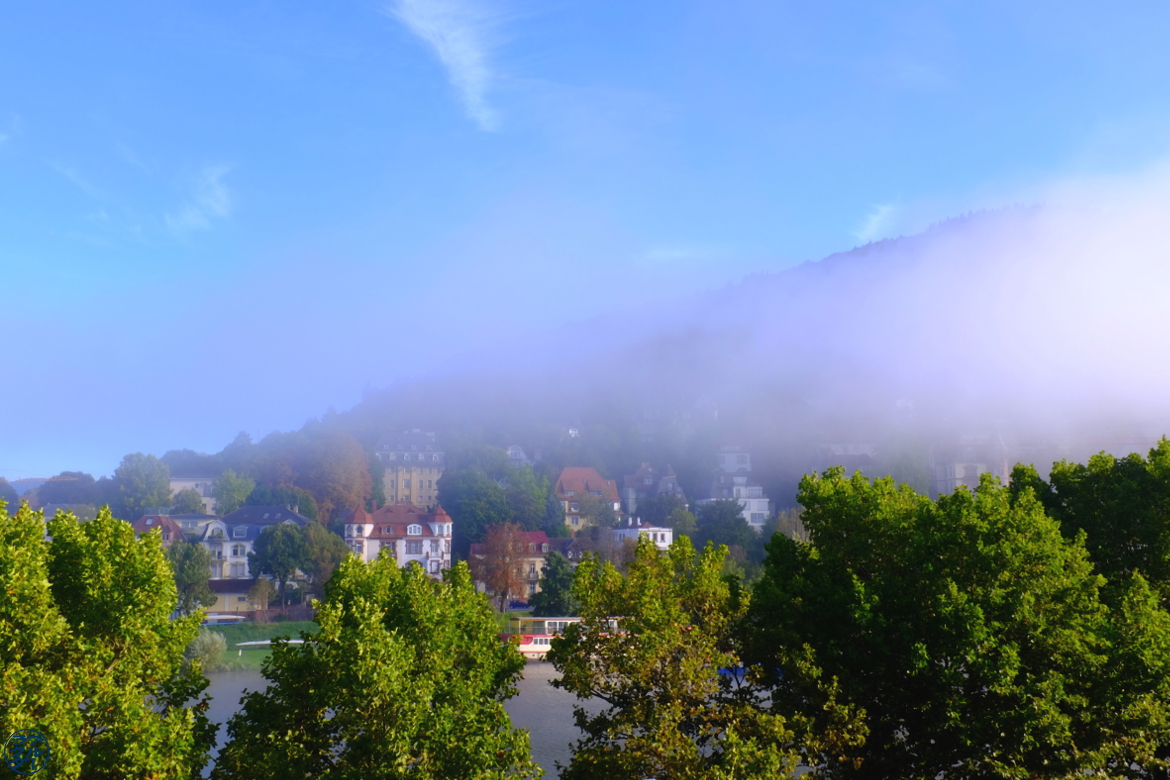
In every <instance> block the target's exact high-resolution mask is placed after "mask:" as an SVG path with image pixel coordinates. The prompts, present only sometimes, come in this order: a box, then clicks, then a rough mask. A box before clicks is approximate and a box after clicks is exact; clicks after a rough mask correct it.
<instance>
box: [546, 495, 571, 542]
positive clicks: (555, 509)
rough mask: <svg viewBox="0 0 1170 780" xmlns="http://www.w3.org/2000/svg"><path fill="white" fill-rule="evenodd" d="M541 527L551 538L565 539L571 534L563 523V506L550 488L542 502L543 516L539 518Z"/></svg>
mask: <svg viewBox="0 0 1170 780" xmlns="http://www.w3.org/2000/svg"><path fill="white" fill-rule="evenodd" d="M541 527H543V528H544V532H545V533H546V534H548V535H549V537H551V538H553V539H567V538H569V537H570V536H572V535H573V532H572V531H571V530H570V529H569V526H568V525H566V524H565V506H564V504H562V503H561V501H560V499H559V498H557V497H556V495H555V494H554V493H553V492H552V491H551V490H550V491H549V495H548V498H547V499H546V500H545V502H544V517H543V518H542V519H541Z"/></svg>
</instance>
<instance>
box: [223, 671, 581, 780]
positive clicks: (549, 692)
mask: <svg viewBox="0 0 1170 780" xmlns="http://www.w3.org/2000/svg"><path fill="white" fill-rule="evenodd" d="M555 677H556V671H555V670H554V669H553V666H552V664H550V663H545V662H543V661H533V662H530V663H528V665H527V666H525V668H524V677H523V679H521V680H520V686H519V687H520V694H519V695H518V696H513V697H512V698H511V699H510V700H509V701H508V702H507V704H506V706H507V709H508V714H509V715H510V716H511V717H512V725H514V726H516V727H517V728H522V729H528V733H529V735H530V739H531V742H532V758H533V760H535V761H536V763H537V764H539V765H540V767H541V769H543V770H544V771H545V776H546V777H549V778H555V777H556V776H557V768H556V764H557V762H558V761H559V762H560V763H561V764H568V763H569V754H570V752H571V751H570V746H571V744H572V743H573V742H575V741H576V739H577V737H578V736H579V734H580V732H578V731H577V727H576V726H574V725H573V705H574V704H576V703H577V701H578V700H577V697H575V696H574V695H573V694H571V693H568V692H566V691H562V690H560V689H558V688H554V687H552V686H551V685H549V681H550V680H553V679H555ZM207 678H208V680H210V681H211V684H210V685H209V686H208V688H207V693H209V694H210V695H211V696H212V700H211V707H210V709H208V711H207V716H208V717H209V718H210V719H211V720H212V722H214V723H219V724H220V728H219V739H218V742H217V745H216V748H217V749H216V751H213V753H212V755H213V756H214V755H216V754H217V753H218V746H219V745H220V744H222V743H223V742H224V741H225V740H226V739H227V728H226V726H225V725H224V724H226V723H227V721H228V719H229V718H231V716H232V715H234V714H235V713H236V711H237V710H238V709H239V706H240V696H241V695H242V694H243V692H244V690H245V689H247V690H250V691H256V690H262V689H263V688H266V687H267V681H266V680H265V679H264V677H263V676H262V675H261V674H260V672H258V671H251V670H250V671H242V672H213V673H211V674H208V675H207ZM590 709H593V708H590ZM210 772H211V767H210V766H208V768H207V769H206V770H205V771H204V773H203V775H204V777H206V776H207V775H208V774H209V773H210Z"/></svg>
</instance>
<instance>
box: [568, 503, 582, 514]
mask: <svg viewBox="0 0 1170 780" xmlns="http://www.w3.org/2000/svg"><path fill="white" fill-rule="evenodd" d="M569 511H570V512H580V511H581V505H580V504H578V503H577V502H576V501H574V502H572V503H571V504H569Z"/></svg>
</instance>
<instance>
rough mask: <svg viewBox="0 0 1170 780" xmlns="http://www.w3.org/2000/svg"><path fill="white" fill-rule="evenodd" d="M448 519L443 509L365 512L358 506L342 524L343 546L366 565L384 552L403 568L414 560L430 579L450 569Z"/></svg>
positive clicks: (408, 506) (405, 507)
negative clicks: (346, 546) (344, 544)
mask: <svg viewBox="0 0 1170 780" xmlns="http://www.w3.org/2000/svg"><path fill="white" fill-rule="evenodd" d="M451 525H452V522H451V516H450V515H448V514H447V513H446V512H444V511H443V508H442V507H441V506H440V507H435V511H434V512H427V511H426V510H424V509H420V508H419V507H417V506H414V505H413V504H387V505H386V506H384V507H382V508H381V509H376V510H374V511H373V512H367V511H365V510H364V509H362V508H361V507H358V508H357V509H356V510H354V512H353V515H352V516H351V517H350V518H349V519H348V520H346V523H345V543H346V544H348V545H349V547H350V549H351V550H353V552H354V554H355V555H357V556H358V557H359V558H361V559H362V560H363V561H366V562H367V563H368V562H369V561H372V560H375V559H376V558H377V557H378V555H379V554H380V553H381V552H382V551H383V550H385V551H386V553H387V554H388V555H389V556H390V557H391V558H393V559H394V560H395V561H397V563H398V565H399V566H405V565H406V564H407V563H409V562H410V561H415V562H416V563H418V564H419V565H420V566H422V567H423V570H424V571H426V572H427V573H428V574H430V575H431V576H433V577H438V576H440V575H441V574H442V573H443V571H445V570H446V569H449V568H451Z"/></svg>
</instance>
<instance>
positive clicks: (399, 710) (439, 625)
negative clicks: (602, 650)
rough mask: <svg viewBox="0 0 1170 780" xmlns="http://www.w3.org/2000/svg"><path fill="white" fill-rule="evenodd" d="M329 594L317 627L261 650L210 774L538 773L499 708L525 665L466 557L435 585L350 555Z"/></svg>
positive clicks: (425, 777)
mask: <svg viewBox="0 0 1170 780" xmlns="http://www.w3.org/2000/svg"><path fill="white" fill-rule="evenodd" d="M327 590H328V596H327V598H326V601H325V603H324V604H323V605H321V607H320V608H319V609H318V611H317V622H318V624H320V627H321V629H320V633H318V634H313V635H311V636H310V635H302V636H303V638H304V639H305V640H306V641H305V644H303V645H285V644H276V645H275V646H274V647H273V651H272V656H271V657H270V658H269V660H268V661H267V662H265V665H264V675H265V677H267V678H268V680H269V682H270V684H269V686H268V688H267V690H265V691H263V692H260V693H250V694H248V695H247V696H245V697H244V700H243V707H242V709H241V711H240V712H239V713H238V714H237V715H235V716H234V717H233V718H232V720H231V722H230V723H229V724H228V734H229V735H230V737H231V741H230V742H228V744H227V745H226V746H225V747H224V749H223V750H222V751H221V752H220V754H219V758H218V760H217V761H216V766H215V769H214V771H213V774H212V777H213V778H216V780H220V779H222V780H229V779H230V780H269V779H271V780H276V778H280V779H281V780H284V778H314V780H348V779H349V778H355V779H356V778H403V779H404V780H405V778H412V779H415V780H464V778H479V780H504V779H505V778H509V779H511V778H535V777H538V776H539V775H540V770H539V769H537V768H536V767H535V766H534V765H533V764H532V761H531V758H530V757H529V747H528V735H527V734H526V733H525V732H523V731H519V730H516V729H513V728H512V727H511V723H510V721H509V719H508V714H507V712H506V711H505V710H504V701H505V700H506V699H508V698H509V697H511V696H513V695H515V693H516V681H517V679H518V678H519V676H520V673H521V670H522V669H523V666H524V661H523V659H522V658H521V657H520V655H519V653H517V652H516V650H515V648H514V647H513V646H511V645H507V644H502V643H501V642H500V641H499V636H498V634H497V631H498V629H497V627H496V623H495V618H494V616H493V613H492V611H491V608H490V607H489V606H488V604H487V601H486V600H485V599H484V598H483V596H482V595H480V594H478V593H476V592H475V587H474V586H473V585H472V582H471V575H470V572H469V571H468V568H467V564H466V563H458V564H456V565H455V566H454V567H453V568H452V569H451V570H449V571H448V572H446V573H445V575H444V581H443V582H436V581H434V580H432V579H431V578H430V577H429V576H427V574H426V573H425V572H423V571H422V569H421V568H420V567H418V566H408V567H406V568H405V569H399V568H398V566H397V565H396V564H395V563H394V561H393V559H391V558H387V557H382V558H380V559H378V560H377V561H374V562H373V563H370V564H364V563H362V562H361V561H360V560H358V559H357V558H349V559H347V560H346V561H344V562H343V563H342V564H341V567H340V568H339V569H338V571H337V574H336V575H335V576H334V578H333V579H332V580H331V581H330V584H329V587H328V589H327Z"/></svg>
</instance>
